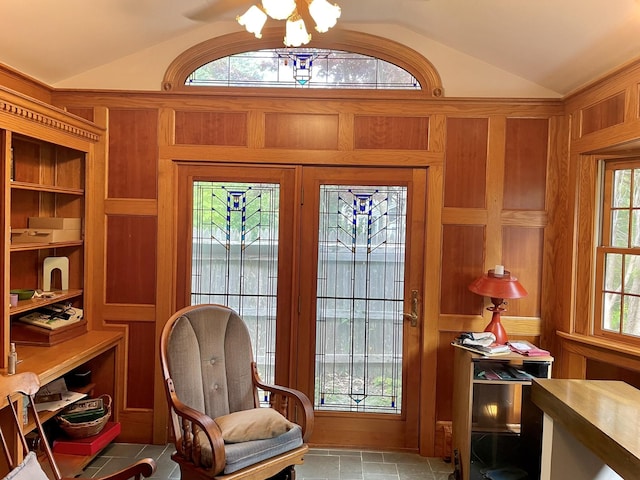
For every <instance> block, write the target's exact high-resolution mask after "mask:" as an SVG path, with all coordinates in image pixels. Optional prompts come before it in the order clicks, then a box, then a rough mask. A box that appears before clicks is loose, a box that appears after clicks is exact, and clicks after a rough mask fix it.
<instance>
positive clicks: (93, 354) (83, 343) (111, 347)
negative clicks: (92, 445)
mask: <svg viewBox="0 0 640 480" xmlns="http://www.w3.org/2000/svg"><path fill="white" fill-rule="evenodd" d="M122 338H123V334H122V333H121V332H110V331H97V330H91V331H88V332H87V333H85V334H83V335H80V336H78V337H75V338H73V339H71V340H67V341H65V342H61V343H59V344H57V345H53V346H50V347H45V346H32V345H16V351H17V353H18V361H19V363H18V366H17V368H16V372H17V373H21V372H34V373H36V374H37V375H38V377H39V378H40V383H41V385H45V384H47V383H49V382H51V381H53V380H56V379H58V378H60V377H62V376H64V375H66V374H67V373H69V372H70V371H72V370H73V369H75V368H76V367H79V366H85V367H87V368H88V369H90V370H91V373H92V385H93V389H94V394H95V395H96V396H97V395H99V394H102V393H107V394H109V395H111V397H112V398H113V399H114V405H115V408H114V409H113V411H112V419H113V420H114V421H117V418H118V408H117V405H118V403H117V401H115V400H116V399H117V398H118V395H120V390H121V388H122V387H121V382H120V381H118V369H119V362H120V361H121V360H120V357H121V355H122V354H121V352H120V349H121V345H122ZM2 373H3V374H6V371H3V372H2ZM16 400H18V399H16ZM6 406H7V400H6V399H0V421H2V416H3V415H5V414H6V415H8V411H9V409H8V408H7V409H5V408H4V407H6ZM56 413H57V412H41V414H40V418H41V420H42V421H46V420H48V419H50V418H52V417H53V416H54V415H55V414H56ZM33 426H34V425H33V423H32V422H31V423H29V424H28V425H25V426H24V429H25V432H26V431H29V430H30V429H32V428H33ZM12 448H13V450H14V455H16V456H17V457H16V458H21V451H20V449H19V446H18V445H17V444H16V445H12ZM94 456H95V455H91V456H83V455H64V454H56V461H57V463H58V466H59V467H60V470H61V471H62V473H63V476H64V477H69V478H71V477H74V476H76V475H78V474H79V473H81V472H82V470H83V469H84V467H86V465H87V464H88V463H89V462H90V461H91V460H92V459H93V457H94Z"/></svg>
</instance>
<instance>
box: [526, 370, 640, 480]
mask: <svg viewBox="0 0 640 480" xmlns="http://www.w3.org/2000/svg"><path fill="white" fill-rule="evenodd" d="M531 396H532V399H533V402H534V403H535V404H536V405H538V407H540V409H541V410H542V411H543V412H544V427H543V428H544V433H543V445H542V475H541V477H540V478H541V479H542V480H546V479H566V478H571V479H572V480H580V479H596V478H597V479H617V478H620V477H622V478H638V475H640V390H637V389H636V388H633V387H632V386H630V385H628V384H626V383H624V382H619V381H608V380H562V379H549V380H547V379H544V380H543V379H536V380H534V383H533V386H532V392H531ZM618 475H620V476H618Z"/></svg>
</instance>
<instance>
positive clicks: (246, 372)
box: [160, 304, 258, 418]
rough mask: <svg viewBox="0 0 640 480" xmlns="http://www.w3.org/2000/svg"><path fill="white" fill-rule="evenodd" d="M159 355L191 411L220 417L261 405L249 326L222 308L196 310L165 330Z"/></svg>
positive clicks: (180, 315)
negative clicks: (253, 372)
mask: <svg viewBox="0 0 640 480" xmlns="http://www.w3.org/2000/svg"><path fill="white" fill-rule="evenodd" d="M160 350H161V351H160V355H161V363H162V368H163V374H164V377H165V381H166V380H167V379H172V380H173V384H174V387H175V391H176V395H177V397H178V398H179V399H180V401H181V402H182V403H184V404H186V405H189V406H190V407H191V408H194V409H196V410H198V411H200V412H203V413H205V414H206V415H207V416H209V417H210V418H216V417H219V416H222V415H226V414H228V413H233V412H236V411H239V410H247V409H249V408H254V407H257V406H258V398H257V391H256V389H255V388H254V386H253V382H252V369H251V362H252V361H253V353H252V349H251V338H250V336H249V331H248V329H247V326H246V324H245V323H244V321H243V320H242V318H241V317H240V316H239V315H238V314H237V313H236V312H235V311H234V310H232V309H230V308H228V307H226V306H222V305H213V304H208V305H194V306H191V307H186V308H184V309H182V310H180V311H179V312H177V313H176V314H174V315H173V316H172V317H171V318H170V319H169V321H168V322H167V324H166V325H165V327H164V331H163V335H162V339H161V342H160Z"/></svg>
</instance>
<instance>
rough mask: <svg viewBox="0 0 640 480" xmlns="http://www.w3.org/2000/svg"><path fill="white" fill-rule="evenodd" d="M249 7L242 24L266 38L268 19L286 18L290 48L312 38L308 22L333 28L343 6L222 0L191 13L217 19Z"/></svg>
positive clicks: (297, 0) (313, 0)
mask: <svg viewBox="0 0 640 480" xmlns="http://www.w3.org/2000/svg"><path fill="white" fill-rule="evenodd" d="M247 5H249V7H248V9H247V10H246V11H245V12H244V13H243V14H242V15H238V16H237V17H236V20H237V21H238V23H239V24H240V25H242V26H243V27H245V28H246V30H247V31H248V32H250V33H253V34H254V35H255V36H256V38H262V28H263V27H264V25H265V23H266V21H267V19H268V18H272V19H274V20H286V35H285V36H284V44H285V45H286V46H287V47H299V46H301V45H306V44H307V43H309V41H311V34H310V33H308V32H307V27H306V23H305V20H306V22H309V21H312V22H313V23H315V29H316V30H317V31H318V32H320V33H325V32H327V31H328V30H329V29H330V28H332V27H333V26H334V25H335V24H336V22H337V20H338V18H339V17H340V15H341V9H340V7H339V6H338V5H337V4H334V3H331V0H329V1H328V0H249V1H248V2H247V0H218V1H216V2H215V3H212V4H210V5H207V6H205V7H204V8H201V9H199V10H197V11H194V12H191V13H190V14H187V17H188V18H191V19H192V20H201V21H203V20H207V19H213V18H215V17H216V16H220V15H223V14H224V13H226V12H227V11H230V10H238V9H242V8H245V7H247Z"/></svg>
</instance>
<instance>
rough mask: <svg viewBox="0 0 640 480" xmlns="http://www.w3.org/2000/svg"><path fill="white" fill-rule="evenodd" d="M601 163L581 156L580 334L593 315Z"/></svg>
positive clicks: (577, 319)
mask: <svg viewBox="0 0 640 480" xmlns="http://www.w3.org/2000/svg"><path fill="white" fill-rule="evenodd" d="M597 178H598V162H597V160H596V158H595V157H593V156H591V155H581V156H580V157H579V159H578V178H577V183H576V188H577V191H578V192H579V197H578V198H577V203H578V205H577V215H578V218H577V219H576V222H577V223H576V227H577V232H576V241H577V244H576V252H577V263H576V265H575V272H574V279H575V295H576V297H575V299H576V301H575V311H574V317H573V318H574V324H573V328H574V331H575V332H576V333H581V334H584V335H588V334H589V333H591V332H590V330H591V327H590V323H591V320H590V319H591V318H593V313H592V312H593V294H592V288H593V275H594V272H595V270H594V269H595V266H594V263H593V261H594V259H593V255H592V252H593V251H594V248H595V238H594V234H595V228H596V220H597V219H596V212H597V211H598V208H599V202H598V198H597V188H598V185H597V183H598V182H597V180H596V179H597Z"/></svg>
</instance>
